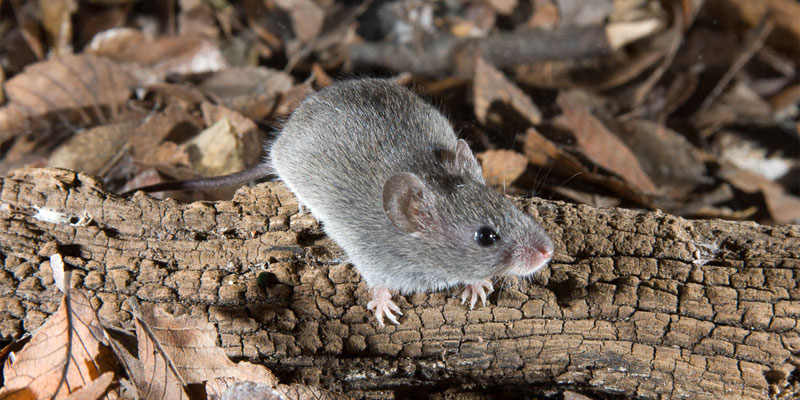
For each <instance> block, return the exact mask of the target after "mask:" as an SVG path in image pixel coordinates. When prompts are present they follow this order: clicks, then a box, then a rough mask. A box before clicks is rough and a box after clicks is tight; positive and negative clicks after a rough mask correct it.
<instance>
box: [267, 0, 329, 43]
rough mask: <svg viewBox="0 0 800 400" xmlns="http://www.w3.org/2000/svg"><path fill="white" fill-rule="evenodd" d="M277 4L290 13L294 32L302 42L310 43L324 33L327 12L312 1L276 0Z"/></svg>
mask: <svg viewBox="0 0 800 400" xmlns="http://www.w3.org/2000/svg"><path fill="white" fill-rule="evenodd" d="M275 4H276V5H277V6H278V7H280V8H281V9H282V10H283V11H286V12H287V13H289V18H291V20H292V30H293V31H294V34H295V36H296V37H297V38H298V39H300V41H301V42H310V41H311V40H313V39H315V38H316V37H317V35H319V33H320V32H321V31H322V22H323V21H324V19H325V12H324V11H323V10H322V8H320V6H318V5H317V4H316V3H314V2H313V1H311V0H275Z"/></svg>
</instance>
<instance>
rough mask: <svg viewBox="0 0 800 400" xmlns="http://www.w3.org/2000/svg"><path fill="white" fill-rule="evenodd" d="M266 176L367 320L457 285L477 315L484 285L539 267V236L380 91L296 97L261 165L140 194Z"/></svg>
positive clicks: (463, 157)
mask: <svg viewBox="0 0 800 400" xmlns="http://www.w3.org/2000/svg"><path fill="white" fill-rule="evenodd" d="M272 174H277V176H278V178H279V179H280V180H282V181H283V182H284V183H285V184H286V185H287V186H288V187H289V189H290V190H291V191H292V192H293V193H294V194H295V195H296V196H297V198H298V200H299V202H300V203H301V204H302V205H304V206H306V207H308V209H309V210H310V212H311V214H312V215H313V216H314V217H315V218H316V219H317V220H319V221H321V222H322V223H323V227H324V230H325V232H326V233H327V234H328V236H330V237H331V238H332V239H333V240H334V241H336V243H337V244H339V246H341V247H342V249H344V251H345V253H346V254H347V256H348V257H349V259H350V261H351V262H352V263H353V265H354V266H355V268H356V269H357V270H358V271H359V272H360V273H361V275H362V276H363V278H364V280H365V281H366V283H367V285H368V287H369V288H370V292H371V295H372V299H371V301H370V302H369V303H368V305H367V308H368V309H369V310H371V311H373V312H374V313H375V318H376V319H377V321H378V323H379V324H380V325H381V326H383V318H384V316H385V317H386V318H388V319H389V320H390V321H391V322H393V323H395V324H397V323H398V321H397V316H396V315H395V314H398V315H402V312H401V311H400V308H399V307H398V306H397V305H396V304H395V303H394V302H393V301H392V299H391V297H392V294H391V292H392V291H397V292H400V293H401V294H410V293H417V292H429V291H436V290H442V289H445V288H449V287H453V286H456V285H461V284H463V285H465V289H464V291H463V293H462V296H461V298H462V303H464V302H465V301H467V299H469V300H470V308H472V307H474V305H475V303H476V302H477V299H478V298H480V299H481V301H482V303H483V304H484V305H485V304H486V296H487V295H488V294H489V293H491V292H492V291H493V287H492V283H491V278H493V277H495V276H522V277H524V276H529V275H531V274H533V273H535V272H536V271H538V270H539V269H541V268H542V267H544V266H545V265H546V264H547V263H548V262H549V260H550V258H551V256H552V254H553V243H552V241H551V240H550V238H549V237H548V236H547V233H546V232H545V231H544V229H542V227H541V226H539V225H538V224H537V223H536V222H535V221H534V220H533V219H531V218H530V217H529V216H528V215H526V214H524V213H523V212H522V211H520V210H519V209H518V208H516V207H515V206H514V204H513V203H511V201H510V200H508V199H507V198H505V197H504V196H502V195H500V194H499V193H497V192H496V191H494V190H493V189H491V188H489V187H487V186H486V185H485V182H484V180H483V175H482V173H481V167H480V165H479V164H478V161H477V160H476V158H475V156H474V155H473V154H472V151H471V150H470V149H469V146H468V145H467V143H466V142H465V141H464V140H460V139H458V138H457V137H456V134H455V132H454V131H453V129H452V128H451V126H450V124H449V122H448V121H447V119H446V118H445V117H444V116H443V115H442V114H441V113H439V112H438V111H437V110H436V109H435V108H434V107H433V106H431V105H430V104H428V103H426V102H425V101H423V100H422V99H420V98H419V97H418V96H416V95H415V94H414V93H412V92H411V91H410V90H408V89H406V88H404V87H402V86H399V85H397V84H395V83H392V82H390V81H387V80H380V79H361V80H350V81H343V82H339V83H336V84H334V85H331V86H329V87H327V88H325V89H322V90H320V91H319V92H316V93H314V94H312V95H310V96H308V97H307V98H306V99H305V100H304V101H303V102H302V103H301V104H300V106H299V107H298V108H297V109H296V110H295V111H294V113H293V114H292V115H291V117H290V118H289V120H288V122H287V123H286V125H285V126H284V128H283V130H282V131H281V133H280V135H279V136H278V138H277V139H276V140H275V141H274V143H273V144H272V146H271V147H270V149H269V156H268V160H267V161H266V162H264V163H261V164H258V165H256V166H254V167H252V168H250V169H248V170H245V171H242V172H239V173H237V174H232V175H226V176H222V177H215V178H206V179H198V180H193V181H183V182H167V183H165V184H160V185H153V186H149V187H146V188H142V189H140V190H145V191H151V192H152V191H160V190H174V189H181V190H183V189H200V188H209V187H220V186H225V185H233V184H237V183H244V182H247V181H250V180H253V179H256V178H263V177H266V176H269V175H272Z"/></svg>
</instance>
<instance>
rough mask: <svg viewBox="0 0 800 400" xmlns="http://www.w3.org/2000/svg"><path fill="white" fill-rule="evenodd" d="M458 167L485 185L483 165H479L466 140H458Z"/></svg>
mask: <svg viewBox="0 0 800 400" xmlns="http://www.w3.org/2000/svg"><path fill="white" fill-rule="evenodd" d="M456 167H458V168H459V169H461V171H463V172H464V173H466V174H468V175H470V176H472V177H473V178H474V179H475V180H477V181H478V182H483V183H485V182H484V180H483V171H481V165H480V164H478V159H476V158H475V156H474V155H473V154H472V150H470V149H469V145H468V144H467V142H466V141H465V140H464V139H458V144H457V145H456Z"/></svg>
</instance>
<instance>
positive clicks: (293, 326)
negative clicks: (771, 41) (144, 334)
mask: <svg viewBox="0 0 800 400" xmlns="http://www.w3.org/2000/svg"><path fill="white" fill-rule="evenodd" d="M519 204H520V205H521V207H523V209H525V210H526V211H527V212H529V213H531V214H532V215H534V216H535V217H536V218H538V219H540V220H541V221H543V225H544V226H545V228H546V229H547V230H548V231H549V232H550V233H551V235H552V237H553V238H554V240H555V243H556V254H555V257H554V260H553V263H552V265H551V266H550V267H548V268H546V269H545V270H544V272H543V273H541V274H540V275H538V276H536V277H535V278H534V279H533V280H532V281H531V282H516V281H510V280H509V281H505V282H499V283H498V284H496V285H495V286H496V287H498V286H499V287H501V289H500V290H497V291H496V292H495V293H493V294H492V295H491V296H490V299H491V303H492V304H491V305H490V306H488V307H479V308H477V309H476V310H473V311H469V310H468V309H467V308H465V307H464V306H462V305H461V304H460V301H459V300H458V298H457V296H456V289H454V290H452V291H450V292H441V293H430V294H418V295H412V296H406V297H401V298H399V299H398V300H399V301H398V302H397V303H398V305H400V307H401V308H402V309H403V313H404V314H405V316H404V317H403V318H402V319H401V325H399V326H388V327H386V328H378V327H377V325H376V324H375V323H374V322H373V321H372V319H371V317H370V315H369V313H368V312H367V310H366V302H367V300H368V296H367V293H366V288H365V286H364V284H363V282H361V280H360V277H359V275H358V273H357V271H355V270H354V269H353V268H352V267H351V266H350V265H349V264H347V263H346V262H344V261H342V259H343V258H344V257H343V254H342V253H341V250H339V248H338V247H336V245H335V244H334V243H333V242H332V241H331V240H329V239H328V238H327V237H325V236H324V235H323V234H322V232H321V230H320V227H319V225H318V224H317V223H316V222H315V221H314V220H313V218H311V217H310V216H309V215H307V214H301V215H298V214H297V202H296V201H295V199H294V197H293V196H292V195H291V193H289V192H288V191H287V190H286V189H285V188H284V187H283V185H281V184H279V183H267V184H262V185H259V186H256V187H253V188H243V189H241V190H239V191H238V192H237V195H236V197H235V198H234V199H233V200H232V201H221V202H203V203H192V204H180V203H177V202H174V201H170V200H167V201H159V200H155V199H152V198H149V197H147V196H143V195H137V196H134V197H132V198H130V199H125V198H120V197H117V196H114V195H110V194H108V193H107V192H106V191H105V189H103V187H102V186H101V185H100V184H99V183H98V182H97V181H96V180H95V179H93V178H91V177H89V176H86V175H82V174H77V173H74V172H71V171H65V170H58V169H30V170H22V171H18V172H16V174H15V175H13V176H11V177H8V178H2V179H0V225H2V228H0V261H2V269H0V339H2V340H6V341H7V340H9V339H12V338H17V337H19V336H21V335H22V334H23V333H24V332H30V331H31V330H33V329H35V328H37V327H38V326H39V325H40V324H42V322H43V321H44V319H45V318H46V317H47V316H48V315H49V314H51V313H53V312H54V311H55V310H56V307H57V305H58V300H59V294H58V289H56V288H55V287H54V286H53V284H52V277H51V276H50V269H49V268H47V267H46V263H47V256H49V255H50V254H51V253H52V252H53V251H55V250H56V249H58V251H59V252H60V253H61V254H62V255H64V256H65V261H66V262H67V263H68V264H70V265H71V266H72V268H73V269H74V270H75V273H73V279H74V282H75V283H76V285H77V286H78V287H80V288H83V289H85V290H86V291H87V292H88V294H89V295H90V296H91V299H92V304H93V306H94V307H96V308H97V309H99V314H100V316H101V318H104V319H105V320H107V321H109V322H111V323H113V324H125V323H127V322H128V321H129V320H130V315H129V314H128V312H127V310H126V307H127V306H126V304H125V302H124V300H125V299H126V298H127V297H128V296H136V297H137V298H138V299H139V300H140V301H143V302H158V303H169V304H172V306H173V307H175V308H177V309H181V310H184V311H186V312H189V313H191V314H192V315H196V316H202V317H207V318H209V319H210V320H211V321H212V322H215V323H216V325H217V327H218V330H219V341H220V343H221V345H222V346H223V347H224V348H225V349H226V351H227V353H228V354H229V355H230V356H232V357H234V358H246V359H251V360H254V361H258V362H261V363H264V364H266V365H268V366H269V367H270V368H271V369H273V371H275V372H276V373H277V374H279V376H282V377H283V378H284V379H286V380H292V381H299V382H303V383H307V384H312V385H318V386H322V387H325V388H327V389H332V390H341V391H344V392H345V393H348V394H351V395H355V396H364V397H391V396H398V395H399V396H402V395H403V394H404V393H405V394H408V393H413V392H414V391H428V392H436V393H440V392H443V391H445V390H449V392H448V393H466V392H484V393H495V392H498V391H513V392H512V393H516V394H518V395H519V394H523V393H530V392H535V391H537V390H546V389H548V388H550V389H552V388H564V387H573V388H578V389H581V390H587V391H597V392H603V393H613V394H623V395H626V396H639V397H643V398H656V397H667V396H673V397H681V398H684V397H685V398H696V399H702V398H709V399H718V398H731V399H733V398H736V399H738V398H754V399H763V398H766V397H767V396H778V397H780V396H786V397H787V398H789V397H791V396H796V395H798V393H800V383H798V375H800V374H798V372H797V371H795V368H796V366H798V365H800V325H798V321H800V287H799V286H798V281H800V226H762V225H758V224H755V223H749V222H726V221H716V220H715V221H689V220H685V219H682V218H679V217H675V216H672V215H667V214H663V213H659V212H640V211H631V210H624V209H602V210H600V209H593V208H590V207H587V206H575V205H570V204H564V203H559V202H551V201H544V200H538V199H531V200H520V201H519ZM43 208H45V209H50V210H53V211H56V212H59V213H63V215H64V216H65V219H64V220H62V221H61V222H57V223H53V222H47V221H45V219H46V218H44V217H43V214H41V213H39V214H38V215H37V211H36V210H37V209H38V210H43ZM84 213H86V214H87V215H88V216H90V217H91V219H92V221H91V222H90V223H89V224H88V225H85V226H81V225H83V224H81V223H76V221H78V219H79V218H80V217H81V216H83V215H84ZM44 216H46V215H44ZM51 217H52V216H51ZM708 246H711V248H709V247H708ZM714 247H716V248H717V250H716V252H714V251H712V250H713V248H714ZM704 260H707V262H706V261H704ZM263 272H266V274H263ZM259 275H261V279H260V280H261V281H262V283H264V282H265V283H266V285H264V286H260V285H259V283H258V282H259V278H258V277H259ZM396 298H397V297H396Z"/></svg>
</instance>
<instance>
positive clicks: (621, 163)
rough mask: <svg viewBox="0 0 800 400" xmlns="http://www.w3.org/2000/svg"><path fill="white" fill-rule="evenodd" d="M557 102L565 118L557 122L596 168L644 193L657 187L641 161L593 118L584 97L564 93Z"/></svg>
mask: <svg viewBox="0 0 800 400" xmlns="http://www.w3.org/2000/svg"><path fill="white" fill-rule="evenodd" d="M556 102H557V103H558V105H559V106H560V107H561V109H562V111H563V112H564V114H563V115H562V116H561V117H559V118H558V120H559V122H561V123H563V124H564V125H565V126H566V127H567V128H568V129H569V130H571V131H572V133H573V135H575V139H576V141H577V145H578V147H579V148H580V150H581V152H582V153H583V154H584V155H585V156H586V157H587V158H589V160H591V161H592V162H594V163H595V164H597V165H599V166H601V167H603V168H605V169H607V170H609V171H611V172H612V173H614V174H617V175H619V176H621V177H622V178H624V179H625V180H626V181H627V182H629V183H631V184H633V185H634V186H636V187H638V188H639V189H640V190H642V191H644V192H645V193H654V192H655V191H656V186H655V184H654V183H653V181H652V180H651V179H650V177H649V176H647V174H646V173H645V172H644V170H642V166H641V165H640V164H639V160H638V159H637V158H636V156H635V155H634V154H633V153H632V152H631V151H630V149H628V147H627V146H626V145H625V143H623V142H622V140H620V139H619V138H618V137H617V136H616V135H615V134H613V133H611V131H609V130H608V128H606V127H605V125H603V123H602V122H600V120H599V119H597V118H596V117H595V116H593V115H592V114H591V112H590V111H589V109H588V107H587V106H586V105H585V104H584V103H585V102H584V101H583V99H582V98H581V95H580V94H579V93H577V92H574V91H567V92H562V93H561V94H559V95H558V98H557V99H556Z"/></svg>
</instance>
